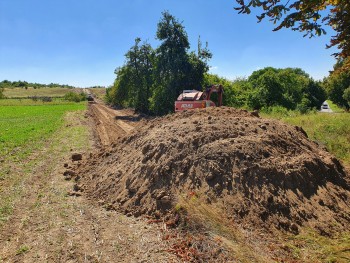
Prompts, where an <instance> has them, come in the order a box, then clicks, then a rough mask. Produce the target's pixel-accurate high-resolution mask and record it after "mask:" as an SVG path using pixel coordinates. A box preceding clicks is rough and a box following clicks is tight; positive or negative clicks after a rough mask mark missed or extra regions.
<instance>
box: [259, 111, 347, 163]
mask: <svg viewBox="0 0 350 263" xmlns="http://www.w3.org/2000/svg"><path fill="white" fill-rule="evenodd" d="M330 105H331V104H330ZM330 107H331V108H332V109H333V110H334V111H335V112H337V113H320V112H310V113H309V114H304V115H302V114H300V113H298V112H294V111H288V112H285V113H283V114H280V113H276V112H271V113H269V114H266V113H262V114H261V115H262V117H265V118H273V119H279V120H282V121H283V122H286V123H288V124H291V125H297V126H301V127H303V129H304V130H305V131H306V133H307V134H308V136H309V138H310V139H312V140H315V141H317V142H318V143H320V144H322V145H324V146H325V147H326V148H327V149H328V151H330V152H331V153H333V154H334V155H335V156H336V157H337V158H339V159H341V160H342V161H343V163H344V164H345V165H346V166H348V167H350V113H347V112H344V111H341V109H339V108H337V107H336V106H332V105H331V106H330Z"/></svg>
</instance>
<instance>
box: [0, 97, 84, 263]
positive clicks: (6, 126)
mask: <svg viewBox="0 0 350 263" xmlns="http://www.w3.org/2000/svg"><path fill="white" fill-rule="evenodd" d="M30 101H31V100H27V101H26V103H24V104H23V105H18V101H17V100H0V164H1V165H0V226H1V225H2V224H3V223H4V222H6V221H7V219H8V217H9V216H10V215H11V214H12V211H13V208H14V204H15V202H16V200H17V199H18V198H19V197H20V196H21V194H22V189H23V188H24V186H25V181H26V180H27V177H28V176H30V175H31V174H32V172H33V169H34V168H35V167H36V166H37V165H38V163H39V162H42V161H44V162H47V161H49V160H51V159H52V158H58V156H59V155H60V154H61V155H62V154H67V153H68V154H69V152H70V149H71V148H72V147H73V148H74V147H80V148H84V147H85V146H86V145H87V144H86V140H87V136H88V131H87V128H86V127H81V126H77V125H71V124H69V119H68V121H67V116H68V117H69V116H72V114H75V115H76V116H77V117H76V118H83V112H84V110H85V109H86V103H69V102H65V103H63V102H60V104H54V102H52V103H42V102H41V104H40V103H39V102H37V104H35V106H33V105H30V103H31V102H30ZM9 102H12V105H9ZM3 104H5V105H6V106H4V105H3ZM67 123H68V124H67ZM57 140H59V141H60V143H57ZM62 141H66V142H68V143H63V144H62ZM56 144H57V145H56ZM58 148H59V149H60V150H59V151H58V150H57V149H58ZM52 161H53V160H52ZM53 163H56V161H55V162H53ZM0 261H1V260H0Z"/></svg>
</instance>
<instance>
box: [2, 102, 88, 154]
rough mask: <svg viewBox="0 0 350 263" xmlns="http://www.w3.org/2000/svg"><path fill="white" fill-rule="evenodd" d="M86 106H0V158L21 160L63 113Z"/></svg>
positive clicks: (42, 139)
mask: <svg viewBox="0 0 350 263" xmlns="http://www.w3.org/2000/svg"><path fill="white" fill-rule="evenodd" d="M85 108H86V103H67V102H66V103H65V104H38V105H37V106H30V105H22V106H6V107H5V106H1V107H0V159H6V158H10V157H11V156H14V157H17V158H23V157H24V156H25V155H26V154H27V153H29V152H30V151H31V150H32V149H33V148H34V149H35V148H36V145H38V144H40V143H42V142H43V141H44V139H45V138H47V137H48V136H50V135H51V134H52V133H53V132H55V131H56V130H57V129H58V128H59V127H60V126H61V125H62V124H63V115H64V114H65V113H66V112H67V111H75V110H82V109H85Z"/></svg>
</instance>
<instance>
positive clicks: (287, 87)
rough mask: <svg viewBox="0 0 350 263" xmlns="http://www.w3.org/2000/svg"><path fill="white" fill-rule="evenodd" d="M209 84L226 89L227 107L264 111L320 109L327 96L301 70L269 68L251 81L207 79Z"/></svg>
mask: <svg viewBox="0 0 350 263" xmlns="http://www.w3.org/2000/svg"><path fill="white" fill-rule="evenodd" d="M206 79H207V82H208V83H209V82H221V83H224V86H225V96H224V105H228V106H233V107H245V108H249V109H262V108H269V107H273V106H281V107H284V108H286V109H289V110H299V111H301V112H305V111H308V110H310V109H313V108H319V107H320V106H321V104H322V102H323V101H325V100H326V98H327V94H326V91H325V90H324V88H323V87H322V83H321V82H318V81H314V80H313V79H312V78H310V76H309V75H308V74H307V73H306V72H304V71H303V70H302V69H300V68H285V69H277V68H272V67H266V68H264V69H261V70H257V71H254V72H253V73H252V74H251V75H250V76H249V77H248V78H244V79H237V80H235V81H228V80H225V79H222V78H220V77H218V76H215V75H207V76H206Z"/></svg>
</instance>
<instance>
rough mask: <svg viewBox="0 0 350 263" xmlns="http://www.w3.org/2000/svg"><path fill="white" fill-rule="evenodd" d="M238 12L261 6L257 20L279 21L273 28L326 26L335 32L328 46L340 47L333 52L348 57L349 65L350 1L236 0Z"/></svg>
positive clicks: (320, 30) (313, 31) (313, 30)
mask: <svg viewBox="0 0 350 263" xmlns="http://www.w3.org/2000/svg"><path fill="white" fill-rule="evenodd" d="M236 2H237V3H238V5H239V6H238V7H236V8H235V9H236V10H238V11H239V13H243V14H250V13H251V8H259V9H261V14H260V15H258V16H257V19H258V22H261V21H262V20H263V19H264V18H268V19H269V20H270V21H271V22H273V23H274V24H276V27H275V29H274V31H277V30H280V29H281V28H291V29H292V30H295V31H300V32H304V33H305V35H304V36H309V37H313V36H320V35H322V34H326V30H325V29H324V27H325V26H330V27H332V28H333V30H334V31H335V32H336V34H335V35H334V36H332V38H331V41H330V43H329V45H327V47H328V48H329V47H337V48H338V49H339V52H336V53H334V54H333V55H334V56H335V57H336V58H337V59H341V60H345V63H344V64H343V68H350V59H349V58H350V43H349V40H350V3H349V1H348V0H297V1H295V0H294V1H291V0H236Z"/></svg>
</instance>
